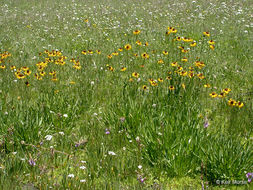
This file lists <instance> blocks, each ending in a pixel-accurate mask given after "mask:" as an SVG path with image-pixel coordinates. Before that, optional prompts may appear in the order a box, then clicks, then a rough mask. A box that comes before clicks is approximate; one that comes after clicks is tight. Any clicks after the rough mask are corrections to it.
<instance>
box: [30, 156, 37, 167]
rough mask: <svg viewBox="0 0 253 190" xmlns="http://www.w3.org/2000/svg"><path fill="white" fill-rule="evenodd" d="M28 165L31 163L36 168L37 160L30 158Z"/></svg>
mask: <svg viewBox="0 0 253 190" xmlns="http://www.w3.org/2000/svg"><path fill="white" fill-rule="evenodd" d="M28 163H29V164H30V165H31V166H36V162H35V160H33V159H32V158H30V159H29V160H28Z"/></svg>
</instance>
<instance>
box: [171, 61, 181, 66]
mask: <svg viewBox="0 0 253 190" xmlns="http://www.w3.org/2000/svg"><path fill="white" fill-rule="evenodd" d="M171 66H172V67H177V66H179V65H178V64H177V62H173V63H171Z"/></svg>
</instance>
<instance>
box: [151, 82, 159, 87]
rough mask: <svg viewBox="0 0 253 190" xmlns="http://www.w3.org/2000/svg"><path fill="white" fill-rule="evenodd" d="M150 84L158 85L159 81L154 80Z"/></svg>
mask: <svg viewBox="0 0 253 190" xmlns="http://www.w3.org/2000/svg"><path fill="white" fill-rule="evenodd" d="M150 84H151V86H157V85H158V83H157V82H156V81H152V82H150Z"/></svg>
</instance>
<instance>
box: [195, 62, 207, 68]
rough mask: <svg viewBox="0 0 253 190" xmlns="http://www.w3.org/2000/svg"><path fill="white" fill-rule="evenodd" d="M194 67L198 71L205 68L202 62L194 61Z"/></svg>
mask: <svg viewBox="0 0 253 190" xmlns="http://www.w3.org/2000/svg"><path fill="white" fill-rule="evenodd" d="M195 66H196V67H198V68H199V69H202V68H203V67H205V64H204V62H202V61H195Z"/></svg>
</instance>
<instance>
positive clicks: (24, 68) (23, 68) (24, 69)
mask: <svg viewBox="0 0 253 190" xmlns="http://www.w3.org/2000/svg"><path fill="white" fill-rule="evenodd" d="M21 69H22V70H23V71H27V70H28V69H29V67H22V68H21Z"/></svg>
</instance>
